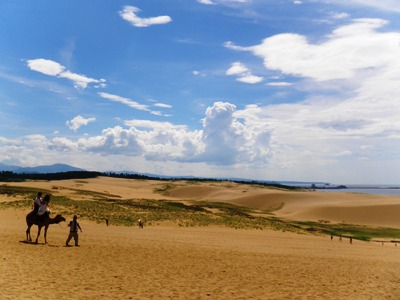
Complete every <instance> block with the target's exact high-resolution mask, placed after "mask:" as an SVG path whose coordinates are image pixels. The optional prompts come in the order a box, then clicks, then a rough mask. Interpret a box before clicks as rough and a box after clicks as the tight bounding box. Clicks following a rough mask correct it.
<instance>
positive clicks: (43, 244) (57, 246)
mask: <svg viewBox="0 0 400 300" xmlns="http://www.w3.org/2000/svg"><path fill="white" fill-rule="evenodd" d="M19 242H20V243H21V244H26V245H34V246H48V247H55V248H60V247H61V246H60V245H49V244H45V243H35V242H31V241H19Z"/></svg>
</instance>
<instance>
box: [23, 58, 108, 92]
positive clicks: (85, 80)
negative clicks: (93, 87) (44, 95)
mask: <svg viewBox="0 0 400 300" xmlns="http://www.w3.org/2000/svg"><path fill="white" fill-rule="evenodd" d="M27 66H28V67H29V68H30V69H31V70H32V71H36V72H39V73H42V74H45V75H48V76H57V77H59V78H66V79H69V80H71V81H72V82H73V83H74V86H75V87H76V88H79V89H85V88H87V86H88V85H89V84H90V83H98V84H99V85H98V87H105V86H106V84H105V82H106V80H105V79H94V78H90V77H87V76H85V75H80V74H76V73H72V72H70V71H68V70H65V67H64V66H62V65H60V64H59V63H58V62H55V61H52V60H48V59H43V58H38V59H32V60H28V61H27Z"/></svg>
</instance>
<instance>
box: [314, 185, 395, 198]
mask: <svg viewBox="0 0 400 300" xmlns="http://www.w3.org/2000/svg"><path fill="white" fill-rule="evenodd" d="M343 186H345V187H346V188H321V189H317V190H318V191H323V192H336V193H338V192H339V193H340V192H343V193H361V194H373V195H391V196H400V186H396V185H346V184H343Z"/></svg>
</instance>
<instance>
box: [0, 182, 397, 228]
mask: <svg viewBox="0 0 400 300" xmlns="http://www.w3.org/2000/svg"><path fill="white" fill-rule="evenodd" d="M11 185H15V186H27V187H32V186H33V187H36V188H43V189H48V190H51V191H52V193H53V194H57V195H66V196H68V197H71V198H72V199H84V198H85V197H87V196H85V195H84V194H83V193H79V190H84V191H92V192H98V193H105V194H111V195H113V197H119V198H121V199H166V200H180V201H184V200H198V201H200V200H205V201H217V202H227V203H232V204H236V205H242V206H246V207H250V208H253V209H258V210H268V209H276V208H277V207H280V209H279V210H277V211H275V212H274V213H275V214H276V215H277V216H279V217H284V218H288V219H292V220H309V221H318V220H325V221H330V222H334V223H335V222H346V223H351V224H360V225H374V226H388V227H395V228H400V218H398V217H397V216H398V215H399V214H398V213H399V212H400V196H383V195H368V194H354V193H342V192H340V193H331V192H329V193H327V192H311V191H300V192H298V191H289V192H288V191H282V190H277V189H269V188H265V187H260V186H253V185H243V184H237V183H232V182H186V181H175V182H164V181H155V180H129V179H120V178H108V177H99V178H94V179H85V180H61V181H39V182H37V181H35V182H23V183H12V184H11ZM166 185H170V186H174V188H170V189H169V190H168V191H169V192H168V194H160V193H159V192H157V190H160V189H164V188H165V186H166ZM77 191H78V192H77ZM0 201H1V199H0Z"/></svg>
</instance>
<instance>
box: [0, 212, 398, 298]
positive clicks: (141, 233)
mask: <svg viewBox="0 0 400 300" xmlns="http://www.w3.org/2000/svg"><path fill="white" fill-rule="evenodd" d="M24 216H25V213H24V212H21V211H14V210H0V243H1V245H2V250H1V252H0V270H1V272H0V282H1V299H19V300H24V299H60V300H63V299H352V300H353V299H399V298H400V292H399V291H398V286H399V284H400V260H399V258H400V247H399V248H397V247H395V246H394V245H393V244H387V245H385V246H382V245H380V244H378V243H367V242H360V241H355V242H354V243H353V244H352V245H350V244H349V243H348V241H347V240H344V241H343V242H339V241H338V240H337V239H336V238H335V239H334V240H333V241H331V240H330V239H329V238H328V237H318V236H307V235H296V234H291V233H283V232H275V231H260V230H258V231H257V230H234V229H223V228H179V227H175V226H174V227H163V226H160V227H146V228H145V229H142V230H140V229H138V228H136V227H134V228H133V227H115V226H109V227H106V226H105V225H99V224H94V223H91V222H88V221H85V220H82V221H81V226H82V228H83V231H84V232H83V233H82V234H81V235H80V244H81V247H79V248H77V247H70V248H66V247H63V245H64V243H65V239H66V237H67V231H68V229H67V227H66V224H65V223H62V224H61V225H55V226H53V227H51V228H50V229H49V233H48V241H49V245H43V244H38V245H34V244H27V243H24V242H23V240H24V238H25V226H24ZM68 219H69V218H68ZM34 232H35V230H34ZM34 236H35V233H34ZM40 241H43V240H42V239H41V240H40ZM37 274H42V275H40V276H39V275H37ZM42 282H45V284H44V285H43V284H42Z"/></svg>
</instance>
